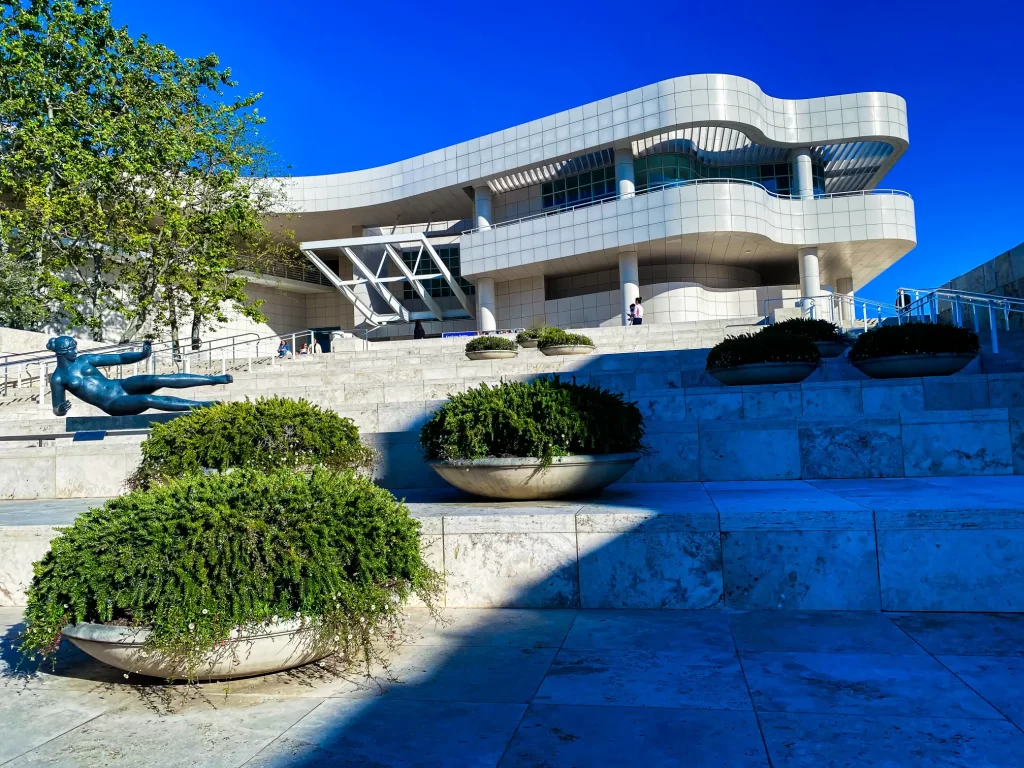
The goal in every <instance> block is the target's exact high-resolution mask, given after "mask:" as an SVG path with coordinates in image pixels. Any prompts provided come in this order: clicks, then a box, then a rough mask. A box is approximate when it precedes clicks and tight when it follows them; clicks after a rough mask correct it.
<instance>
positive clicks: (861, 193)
mask: <svg viewBox="0 0 1024 768" xmlns="http://www.w3.org/2000/svg"><path fill="white" fill-rule="evenodd" d="M702 184H743V185H746V186H749V187H757V188H758V189H760V190H761V191H763V192H764V193H765V194H766V195H768V196H770V197H774V198H777V199H779V200H826V199H834V198H845V197H869V196H873V195H888V196H890V197H910V196H911V195H910V193H909V192H904V191H903V190H900V189H861V190H854V191H851V192H827V193H821V194H814V195H783V194H780V193H778V192H773V191H772V190H770V189H768V188H767V187H766V186H764V185H763V184H759V183H758V182H756V181H751V180H749V179H680V180H679V181H672V182H668V183H666V184H659V185H657V186H646V187H638V188H637V189H636V190H635V191H633V192H627V193H625V194H621V195H619V194H616V195H606V196H604V197H600V198H594V199H592V200H585V201H583V202H580V203H577V204H575V205H566V206H561V207H552V208H547V209H545V210H543V211H540V212H538V213H531V214H530V215H529V216H521V217H519V218H518V219H508V220H507V221H499V222H495V223H494V224H491V225H490V226H486V227H476V228H474V229H465V230H463V231H462V235H463V236H465V235H471V234H475V233H477V232H484V231H487V230H490V229H499V228H501V227H508V226H511V225H513V224H520V223H522V222H524V221H532V220H534V219H544V218H547V217H548V216H557V215H558V214H560V213H568V212H570V211H575V210H579V209H581V208H590V207H592V206H595V205H601V204H602V203H609V202H612V201H614V200H624V199H627V198H633V197H637V196H639V195H648V194H651V193H653V192H660V191H662V190H665V189H674V188H676V187H688V186H700V185H702Z"/></svg>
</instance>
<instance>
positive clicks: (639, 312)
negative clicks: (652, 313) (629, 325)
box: [633, 296, 644, 325]
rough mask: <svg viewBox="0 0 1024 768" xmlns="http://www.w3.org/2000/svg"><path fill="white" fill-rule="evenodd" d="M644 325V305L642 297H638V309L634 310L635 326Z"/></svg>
mask: <svg viewBox="0 0 1024 768" xmlns="http://www.w3.org/2000/svg"><path fill="white" fill-rule="evenodd" d="M643 324H644V305H643V302H642V301H641V300H640V297H639V296H637V297H636V307H635V308H634V309H633V325H643Z"/></svg>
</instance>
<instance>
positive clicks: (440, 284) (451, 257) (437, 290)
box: [402, 245, 476, 299]
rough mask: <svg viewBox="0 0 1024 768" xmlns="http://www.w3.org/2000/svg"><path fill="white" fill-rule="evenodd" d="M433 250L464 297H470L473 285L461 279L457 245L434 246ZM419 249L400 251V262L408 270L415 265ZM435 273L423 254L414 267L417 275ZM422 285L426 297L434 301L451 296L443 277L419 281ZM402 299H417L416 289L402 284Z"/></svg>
mask: <svg viewBox="0 0 1024 768" xmlns="http://www.w3.org/2000/svg"><path fill="white" fill-rule="evenodd" d="M434 250H435V251H436V252H437V256H438V258H440V259H441V263H442V264H444V265H445V266H446V267H447V268H448V271H449V272H451V275H452V277H453V278H455V282H456V283H458V285H459V287H461V288H462V290H463V292H464V293H465V294H466V295H472V294H474V293H475V292H476V289H475V288H474V287H473V284H472V283H470V282H469V281H468V280H466V279H465V278H463V277H462V276H461V275H462V265H461V262H460V261H459V246H457V245H435V246H434ZM418 252H419V249H418V248H416V249H410V250H403V251H402V261H404V262H405V263H406V265H407V266H408V267H409V269H412V268H413V266H414V265H415V264H416V254H417V253H418ZM436 271H437V268H436V267H435V266H434V263H433V262H432V261H431V260H430V256H429V255H428V254H427V253H425V252H424V254H423V256H422V257H420V263H419V265H418V266H416V273H415V274H417V275H432V274H434V273H435V272H436ZM420 282H422V283H423V289H424V290H425V291H426V292H427V295H428V296H431V297H433V298H435V299H444V298H447V297H449V296H451V295H452V289H451V288H449V287H448V283H447V282H446V281H445V279H444V278H443V277H435V278H433V279H431V280H421V281H420ZM402 298H403V299H418V298H419V294H417V293H416V289H415V288H414V287H413V286H412V285H411V284H410V283H408V282H407V283H403V285H402Z"/></svg>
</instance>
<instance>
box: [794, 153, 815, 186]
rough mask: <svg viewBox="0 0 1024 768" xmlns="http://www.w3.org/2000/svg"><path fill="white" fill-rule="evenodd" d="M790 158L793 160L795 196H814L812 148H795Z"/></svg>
mask: <svg viewBox="0 0 1024 768" xmlns="http://www.w3.org/2000/svg"><path fill="white" fill-rule="evenodd" d="M790 158H791V159H792V161H793V188H792V193H793V196H794V197H814V164H813V162H812V161H811V150H809V149H794V150H793V152H792V153H791V154H790Z"/></svg>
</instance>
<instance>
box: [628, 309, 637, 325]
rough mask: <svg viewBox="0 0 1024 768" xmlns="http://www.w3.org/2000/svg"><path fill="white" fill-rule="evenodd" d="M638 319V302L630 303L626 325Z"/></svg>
mask: <svg viewBox="0 0 1024 768" xmlns="http://www.w3.org/2000/svg"><path fill="white" fill-rule="evenodd" d="M635 319H636V304H630V305H629V316H628V317H627V318H626V325H632V324H633V321H634V320H635Z"/></svg>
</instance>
